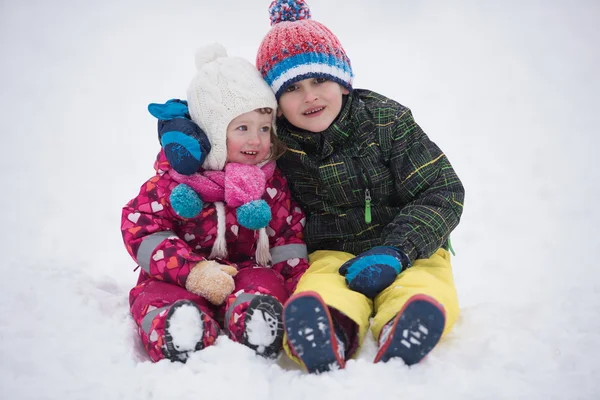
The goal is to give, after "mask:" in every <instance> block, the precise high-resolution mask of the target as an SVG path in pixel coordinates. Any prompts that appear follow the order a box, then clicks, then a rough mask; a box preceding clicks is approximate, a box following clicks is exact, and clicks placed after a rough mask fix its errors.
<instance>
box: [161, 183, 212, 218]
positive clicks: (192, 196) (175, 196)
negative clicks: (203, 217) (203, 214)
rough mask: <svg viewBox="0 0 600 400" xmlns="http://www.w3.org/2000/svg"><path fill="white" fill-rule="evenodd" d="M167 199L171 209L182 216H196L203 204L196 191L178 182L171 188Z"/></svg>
mask: <svg viewBox="0 0 600 400" xmlns="http://www.w3.org/2000/svg"><path fill="white" fill-rule="evenodd" d="M169 200H170V201H171V207H172V208H173V210H174V211H175V212H176V213H177V215H179V216H181V217H183V218H194V217H197V216H198V214H200V211H202V206H203V205H204V203H203V202H202V199H201V198H200V196H198V193H196V192H195V191H194V189H192V188H191V187H189V186H188V185H186V184H184V183H180V184H179V185H177V186H175V188H173V191H171V196H169Z"/></svg>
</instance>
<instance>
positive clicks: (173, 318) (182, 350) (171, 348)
mask: <svg viewBox="0 0 600 400" xmlns="http://www.w3.org/2000/svg"><path fill="white" fill-rule="evenodd" d="M218 335H219V327H218V325H217V323H216V322H215V321H214V320H213V319H212V318H211V317H209V316H208V315H206V314H205V313H204V312H202V310H200V308H198V306H197V305H196V304H195V303H194V302H192V301H190V300H180V301H177V302H176V303H174V304H173V305H172V306H171V308H170V309H169V312H168V314H167V318H166V321H165V333H164V345H163V348H162V350H163V355H164V356H165V358H168V359H169V360H171V361H180V362H184V363H185V362H186V361H187V359H188V357H189V355H190V354H191V353H193V352H195V351H198V350H202V349H203V348H205V347H206V346H209V345H211V344H213V343H214V342H215V340H216V338H217V336H218Z"/></svg>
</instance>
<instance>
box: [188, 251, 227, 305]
mask: <svg viewBox="0 0 600 400" xmlns="http://www.w3.org/2000/svg"><path fill="white" fill-rule="evenodd" d="M236 274H237V269H236V268H235V267H232V266H231V265H224V264H219V263H218V262H216V261H201V262H199V263H198V264H196V266H195V267H194V268H192V270H191V271H190V274H189V275H188V278H187V281H186V282H185V288H186V289H187V290H189V291H190V292H192V293H194V294H197V295H198V296H202V297H204V298H205V299H206V300H208V301H210V302H211V303H212V304H214V305H220V304H223V302H224V301H225V299H226V298H227V296H229V295H230V294H231V293H232V292H233V288H234V287H235V284H234V282H233V277H234V276H235V275H236Z"/></svg>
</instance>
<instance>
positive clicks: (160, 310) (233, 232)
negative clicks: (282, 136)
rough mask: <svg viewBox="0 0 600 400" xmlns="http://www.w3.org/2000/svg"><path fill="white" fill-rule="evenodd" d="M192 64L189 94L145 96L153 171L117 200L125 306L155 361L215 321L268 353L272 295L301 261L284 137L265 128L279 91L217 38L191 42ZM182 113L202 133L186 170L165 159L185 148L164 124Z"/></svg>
mask: <svg viewBox="0 0 600 400" xmlns="http://www.w3.org/2000/svg"><path fill="white" fill-rule="evenodd" d="M196 66H197V69H198V71H197V73H196V75H195V77H194V78H193V80H192V82H191V84H190V86H189V88H188V92H187V100H188V101H187V104H186V103H185V102H168V103H167V104H165V105H162V106H161V105H152V106H151V107H150V109H151V112H153V114H154V115H160V116H161V118H162V119H163V120H162V121H160V122H159V127H160V128H162V129H161V132H160V135H161V143H162V144H163V150H162V151H161V152H160V153H159V155H158V157H157V161H156V163H155V170H156V175H155V176H154V177H152V178H151V179H149V180H148V181H146V182H145V183H144V184H143V185H142V187H141V189H140V192H139V194H138V195H137V196H136V197H135V198H134V199H132V200H131V201H130V202H129V203H128V204H127V205H126V206H125V207H124V208H123V214H122V223H121V231H122V234H123V240H124V242H125V246H126V248H127V251H128V252H129V254H130V255H131V256H132V257H133V259H134V260H135V261H136V263H137V264H138V266H139V267H141V270H140V275H139V279H138V283H137V285H136V286H135V287H134V288H133V289H132V290H131V292H130V305H131V313H132V315H133V318H134V319H135V321H136V323H137V326H138V329H139V334H140V336H141V338H142V342H143V344H144V347H145V349H146V350H147V352H148V354H149V355H150V358H151V359H152V360H153V361H159V360H161V359H163V358H167V359H171V360H176V361H183V362H185V361H186V360H187V358H188V357H189V355H190V353H192V352H194V351H197V350H201V349H203V348H205V347H206V346H209V345H211V344H213V343H214V342H215V339H216V337H217V336H218V334H219V331H220V329H221V328H222V329H224V331H225V332H226V333H227V335H228V336H229V338H231V339H232V340H234V341H236V342H239V343H242V344H244V345H246V346H248V347H250V348H251V349H253V350H255V351H256V352H257V353H258V354H260V355H262V356H265V357H268V358H275V357H276V356H277V355H278V354H279V351H280V349H281V347H282V337H283V330H282V323H281V313H282V305H281V304H282V303H284V302H285V301H286V300H287V298H288V297H289V295H290V293H292V292H293V291H294V290H295V287H296V284H297V282H298V280H299V279H300V277H301V276H302V274H303V273H304V271H305V270H306V269H307V267H308V263H307V250H306V245H305V244H304V241H303V233H302V229H303V226H304V223H305V217H304V214H303V212H302V210H301V209H300V208H299V207H298V206H297V205H296V204H295V203H294V202H293V201H292V200H291V197H290V193H289V190H288V187H287V183H286V180H285V179H284V178H283V176H282V175H281V174H280V172H279V171H278V170H277V169H276V168H275V161H274V160H275V159H276V158H278V157H279V156H280V155H281V154H282V152H283V150H284V149H285V148H284V147H283V145H282V144H281V142H279V140H277V137H276V136H275V134H274V132H275V129H274V118H275V110H276V107H277V102H276V100H275V96H274V95H273V92H272V91H271V89H270V88H269V86H268V85H267V84H266V83H265V82H264V80H263V79H262V78H261V75H260V73H259V72H258V71H257V70H256V68H255V67H254V66H253V65H252V64H251V63H249V62H248V61H246V60H243V59H241V58H236V57H227V54H226V52H225V49H224V48H223V47H222V46H220V45H216V44H215V45H212V46H209V47H206V48H204V49H200V50H199V51H198V53H197V54H196ZM187 105H189V110H188V108H187ZM174 110H175V111H174ZM184 116H185V117H190V118H191V119H192V121H194V122H195V123H196V124H197V127H194V129H196V130H197V132H196V134H198V135H200V136H204V134H205V135H206V137H207V138H208V141H209V144H206V143H203V145H202V146H196V147H195V148H191V147H188V150H190V151H191V153H193V154H194V156H195V159H196V160H197V161H198V160H200V161H202V160H203V163H202V168H200V169H198V170H197V172H193V173H188V174H184V173H179V172H178V171H177V170H176V169H174V168H173V165H171V164H170V163H169V161H171V162H174V161H173V160H181V159H182V154H183V153H185V151H183V150H185V145H186V141H185V135H184V134H183V133H182V132H179V131H178V130H177V129H175V128H173V127H174V126H176V124H177V122H178V121H179V120H181V118H178V117H184ZM169 127H170V128H172V129H170V128H169ZM198 127H199V129H198ZM188 133H189V132H188ZM182 138H183V139H182ZM172 143H178V145H177V146H175V147H173V146H169V144H172ZM197 143H198V142H196V144H197ZM209 146H210V149H211V150H210V153H209V154H208V155H207V154H206V150H207V148H208V147H209ZM192 147H193V146H192ZM167 149H168V151H167ZM165 153H167V155H170V157H167V155H166V154H165ZM203 157H206V159H204V158H203ZM188 172H189V171H188Z"/></svg>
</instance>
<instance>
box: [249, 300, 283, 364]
mask: <svg viewBox="0 0 600 400" xmlns="http://www.w3.org/2000/svg"><path fill="white" fill-rule="evenodd" d="M265 305H266V308H267V309H266V310H265V309H263V307H265ZM260 311H263V312H266V313H267V314H269V315H270V316H271V317H272V318H273V319H275V320H276V321H277V328H276V332H275V335H274V336H275V340H273V342H272V343H271V344H270V345H269V346H266V347H265V348H264V350H263V351H262V352H260V351H259V349H258V348H259V346H257V345H255V344H252V343H250V341H249V338H248V335H247V332H246V331H244V336H243V337H242V344H243V345H245V346H247V347H249V348H251V349H252V350H254V351H256V354H258V355H260V356H262V357H265V358H270V359H275V358H277V356H278V355H279V352H280V351H281V348H282V345H283V326H282V322H281V316H282V314H283V306H282V305H281V303H280V302H279V301H278V300H277V299H275V298H274V297H271V296H257V297H255V298H253V299H252V301H251V302H250V304H249V305H248V308H247V309H246V322H245V324H246V326H248V325H247V324H248V322H250V321H251V320H252V316H253V315H254V313H256V312H260Z"/></svg>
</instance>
